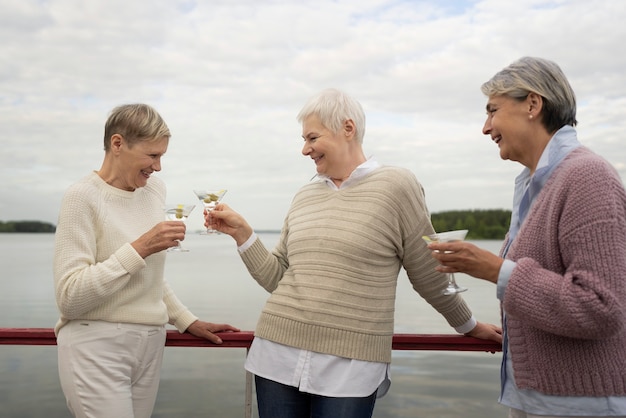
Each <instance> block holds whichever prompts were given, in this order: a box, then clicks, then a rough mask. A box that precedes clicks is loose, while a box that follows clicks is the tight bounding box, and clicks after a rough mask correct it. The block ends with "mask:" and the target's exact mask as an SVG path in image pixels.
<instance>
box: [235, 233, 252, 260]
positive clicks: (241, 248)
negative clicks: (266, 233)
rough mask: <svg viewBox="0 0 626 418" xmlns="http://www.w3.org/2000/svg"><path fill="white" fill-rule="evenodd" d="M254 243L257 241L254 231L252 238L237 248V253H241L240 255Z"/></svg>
mask: <svg viewBox="0 0 626 418" xmlns="http://www.w3.org/2000/svg"><path fill="white" fill-rule="evenodd" d="M254 241H256V232H254V231H252V235H250V238H248V239H247V240H246V242H244V243H243V244H241V245H240V246H239V247H237V251H239V254H241V253H243V252H244V251H246V250H247V249H248V248H250V246H251V245H252V244H254Z"/></svg>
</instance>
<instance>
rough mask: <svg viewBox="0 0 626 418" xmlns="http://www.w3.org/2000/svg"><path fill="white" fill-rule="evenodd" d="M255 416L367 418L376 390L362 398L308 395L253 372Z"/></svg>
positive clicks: (371, 408)
mask: <svg viewBox="0 0 626 418" xmlns="http://www.w3.org/2000/svg"><path fill="white" fill-rule="evenodd" d="M254 379H255V384H256V397H257V404H258V407H259V418H371V416H372V413H373V412H374V404H375V403H376V391H375V392H374V393H372V394H371V395H369V396H367V397H364V398H331V397H327V396H320V395H312V394H310V393H306V392H300V390H299V389H298V388H296V387H293V386H288V385H283V384H282V383H277V382H274V381H273V380H268V379H265V378H263V377H259V376H255V377H254Z"/></svg>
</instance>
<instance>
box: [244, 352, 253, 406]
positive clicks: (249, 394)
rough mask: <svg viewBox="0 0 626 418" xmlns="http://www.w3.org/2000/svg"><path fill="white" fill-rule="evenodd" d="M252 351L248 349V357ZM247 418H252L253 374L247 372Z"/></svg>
mask: <svg viewBox="0 0 626 418" xmlns="http://www.w3.org/2000/svg"><path fill="white" fill-rule="evenodd" d="M248 351H250V347H248V348H246V356H247V355H248ZM245 413H246V418H252V373H250V372H249V371H247V370H246V404H245Z"/></svg>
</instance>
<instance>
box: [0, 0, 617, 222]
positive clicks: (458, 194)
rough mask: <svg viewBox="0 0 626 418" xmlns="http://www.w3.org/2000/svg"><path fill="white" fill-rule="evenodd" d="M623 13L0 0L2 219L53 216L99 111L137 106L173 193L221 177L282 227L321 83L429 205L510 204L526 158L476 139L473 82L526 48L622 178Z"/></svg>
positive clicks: (239, 201)
mask: <svg viewBox="0 0 626 418" xmlns="http://www.w3.org/2000/svg"><path fill="white" fill-rule="evenodd" d="M625 18H626V2H615V1H612V0H604V1H584V0H569V1H566V0H563V1H545V0H542V1H527V2H518V1H501V0H497V1H495V0H485V1H454V2H438V1H434V0H431V1H387V0H365V1H356V0H353V1H237V2H232V1H211V2H199V1H191V0H186V1H172V0H155V1H149V2H148V1H143V2H139V1H138V2H128V1H120V0H106V1H105V0H91V1H88V2H84V1H78V0H41V1H37V0H24V1H19V2H15V1H11V0H0V138H1V141H2V153H1V154H0V180H1V181H2V188H1V189H0V220H16V219H40V220H45V221H50V222H56V216H57V212H58V207H59V203H60V199H61V196H62V194H63V191H64V190H65V189H66V188H67V186H68V185H69V184H71V183H72V182H74V181H76V180H77V179H79V178H80V177H82V176H84V175H85V174H87V173H88V172H89V171H90V170H94V169H98V168H99V167H100V163H101V160H102V157H103V151H102V134H103V125H104V121H105V119H106V117H107V115H108V112H109V111H110V110H111V109H112V108H113V107H114V106H116V105H118V104H120V103H124V102H147V103H150V104H152V105H153V106H155V107H156V108H157V109H158V110H159V111H160V113H161V114H162V115H163V116H164V117H165V119H166V121H167V122H168V124H169V126H170V128H171V130H172V133H173V137H172V140H171V142H170V148H169V150H168V153H167V155H166V156H165V157H164V160H163V171H162V172H161V173H160V174H159V175H160V176H161V177H163V178H164V179H165V180H166V182H167V184H168V193H169V196H170V198H171V199H172V200H189V201H191V202H193V201H194V199H195V197H194V195H193V192H192V190H193V189H194V188H197V187H199V186H203V185H208V186H211V185H215V186H217V187H220V188H222V187H224V188H228V189H229V192H228V194H227V196H226V198H225V201H227V202H228V203H230V204H231V205H232V206H233V207H234V208H235V209H237V210H239V211H240V212H242V213H243V214H244V215H245V216H246V217H247V218H248V219H249V221H250V222H251V224H252V225H253V226H256V227H258V228H263V229H266V228H279V227H280V226H281V224H282V219H283V216H284V214H285V212H286V210H287V208H288V206H289V203H290V201H291V198H292V197H293V194H294V193H295V192H296V191H297V189H298V188H299V187H300V186H302V185H303V184H305V183H306V182H307V181H308V180H309V178H311V176H312V175H313V174H314V172H315V171H314V165H313V163H312V162H311V161H310V160H309V159H307V158H304V157H302V156H301V154H300V149H301V145H302V140H301V138H300V126H299V125H298V123H297V122H296V120H295V116H296V114H297V113H298V111H299V109H300V107H301V106H302V105H303V104H304V101H305V100H306V99H307V98H308V97H309V96H310V95H311V94H313V93H315V92H316V91H318V90H320V89H322V88H326V87H338V88H342V89H344V90H346V91H348V92H350V93H352V94H353V95H354V96H355V97H356V98H357V99H358V100H359V101H361V103H362V104H363V106H364V108H365V110H366V113H367V118H368V126H367V132H366V136H365V141H364V148H365V151H366V154H367V155H371V154H374V155H376V156H377V157H378V159H379V160H380V161H381V162H383V163H385V164H392V165H399V166H404V167H407V168H409V169H411V170H412V171H414V172H415V173H416V175H417V176H418V178H419V179H420V180H421V181H422V183H423V184H424V187H425V189H426V194H427V199H428V204H429V206H430V208H431V211H433V212H436V211H441V210H448V209H465V208H468V209H469V208H509V207H510V205H511V199H512V181H513V178H514V177H515V175H516V173H517V172H518V171H520V169H521V166H519V165H517V164H516V163H512V162H508V161H501V160H500V158H499V153H498V150H497V147H496V146H495V145H493V144H492V142H491V141H490V140H489V138H487V137H485V136H483V135H482V133H481V129H482V124H483V121H484V104H485V99H484V97H482V94H481V93H480V84H482V83H483V82H484V81H486V80H487V79H489V78H490V77H491V76H492V75H493V74H494V73H495V72H497V71H498V70H500V69H501V68H502V67H504V66H506V65H508V64H509V63H510V62H512V61H513V60H515V59H517V58H519V57H520V56H523V55H536V56H543V57H546V58H550V59H553V60H555V61H556V62H558V63H559V64H560V65H561V66H562V68H563V69H564V71H565V72H566V74H567V75H568V76H569V78H570V81H571V83H572V85H573V87H574V89H575V91H576V94H577V98H578V102H579V112H578V120H579V122H580V124H579V129H578V130H579V134H580V140H581V141H582V142H583V143H584V144H586V145H589V146H590V147H591V148H592V149H594V150H595V151H597V152H598V153H600V154H601V155H603V156H605V157H606V158H607V159H608V160H609V161H611V163H613V165H614V166H615V167H616V168H617V169H618V170H620V174H621V175H622V177H623V178H626V150H625V149H626V148H625V147H623V146H622V145H620V141H621V134H622V133H623V132H624V130H625V128H626V126H625V125H626V122H625V121H624V118H623V115H624V114H626V75H625V74H624V71H623V69H624V68H625V67H626V57H624V56H623V54H621V53H620V52H619V51H621V49H622V45H621V43H622V41H623V40H624V39H626V25H624V24H623V21H624V20H625ZM42 202H43V204H42ZM197 212H198V213H197V214H195V217H194V216H192V218H191V219H190V222H196V223H200V214H199V212H200V211H197Z"/></svg>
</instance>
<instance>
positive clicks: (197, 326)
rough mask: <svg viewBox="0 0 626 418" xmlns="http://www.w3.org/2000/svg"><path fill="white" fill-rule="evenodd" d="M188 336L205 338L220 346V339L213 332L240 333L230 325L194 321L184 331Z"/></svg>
mask: <svg viewBox="0 0 626 418" xmlns="http://www.w3.org/2000/svg"><path fill="white" fill-rule="evenodd" d="M186 331H187V332H189V333H190V334H193V335H195V336H196V337H200V338H205V339H207V340H209V341H211V342H212V343H214V344H221V343H222V339H221V338H220V337H218V336H217V335H215V334H214V332H225V331H234V332H238V331H241V330H240V329H239V328H235V327H233V326H232V325H228V324H214V323H212V322H204V321H201V320H199V319H198V320H196V321H194V322H192V323H191V325H189V327H187V329H186Z"/></svg>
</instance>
